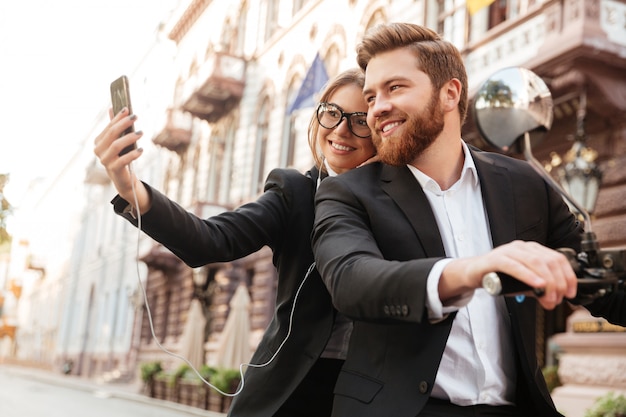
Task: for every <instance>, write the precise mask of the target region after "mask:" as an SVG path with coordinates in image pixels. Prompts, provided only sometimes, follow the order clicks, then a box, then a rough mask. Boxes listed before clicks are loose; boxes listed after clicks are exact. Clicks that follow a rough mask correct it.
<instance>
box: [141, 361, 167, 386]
mask: <svg viewBox="0 0 626 417" xmlns="http://www.w3.org/2000/svg"><path fill="white" fill-rule="evenodd" d="M139 369H140V372H141V380H142V381H143V382H145V383H148V382H150V381H152V380H153V379H154V377H155V375H156V374H158V373H159V372H161V371H163V368H162V367H161V362H159V361H155V362H145V363H142V364H141V365H140V366H139Z"/></svg>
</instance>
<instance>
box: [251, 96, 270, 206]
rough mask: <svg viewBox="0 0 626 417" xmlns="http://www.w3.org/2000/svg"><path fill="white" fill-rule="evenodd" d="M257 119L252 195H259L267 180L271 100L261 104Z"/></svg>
mask: <svg viewBox="0 0 626 417" xmlns="http://www.w3.org/2000/svg"><path fill="white" fill-rule="evenodd" d="M257 114H258V117H257V128H256V140H255V147H254V148H255V151H254V171H253V176H252V180H253V182H252V193H253V194H257V193H259V192H261V191H262V190H263V181H264V179H265V157H266V154H267V136H268V134H269V129H268V127H269V119H270V117H269V115H270V106H269V98H268V97H265V98H264V99H263V101H262V103H261V106H260V108H259V111H258V113H257Z"/></svg>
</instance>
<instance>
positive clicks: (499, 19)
mask: <svg viewBox="0 0 626 417" xmlns="http://www.w3.org/2000/svg"><path fill="white" fill-rule="evenodd" d="M536 4H537V0H494V1H492V2H491V3H490V4H488V5H485V6H484V7H482V8H480V9H478V10H477V11H475V12H474V14H473V15H470V16H469V20H470V33H471V34H470V40H472V41H475V40H478V39H480V38H481V37H482V36H483V34H484V33H485V32H487V31H488V30H490V29H492V28H494V27H496V26H498V25H499V24H500V23H503V22H505V21H507V20H512V19H517V18H518V17H520V16H524V15H526V14H527V13H528V11H529V10H530V9H531V8H532V7H534V6H535V5H536ZM468 15H469V13H468Z"/></svg>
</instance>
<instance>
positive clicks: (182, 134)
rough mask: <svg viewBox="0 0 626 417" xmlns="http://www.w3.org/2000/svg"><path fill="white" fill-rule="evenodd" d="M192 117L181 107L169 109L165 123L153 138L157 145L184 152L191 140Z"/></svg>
mask: <svg viewBox="0 0 626 417" xmlns="http://www.w3.org/2000/svg"><path fill="white" fill-rule="evenodd" d="M192 123H193V121H192V118H191V116H190V115H189V114H187V113H185V112H183V111H182V110H180V109H172V108H170V109H168V110H167V117H166V118H165V123H164V125H163V127H162V128H161V130H160V131H159V133H157V135H156V136H155V137H154V138H153V139H152V142H154V144H155V145H158V146H162V147H164V148H167V149H169V150H170V151H173V152H177V153H182V152H184V151H185V150H187V147H188V146H189V143H190V142H191V127H192Z"/></svg>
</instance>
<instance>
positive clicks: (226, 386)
mask: <svg viewBox="0 0 626 417" xmlns="http://www.w3.org/2000/svg"><path fill="white" fill-rule="evenodd" d="M240 380H241V374H240V373H239V370H238V369H226V368H224V369H217V370H216V372H215V374H214V375H213V377H212V378H211V384H212V385H214V386H215V387H216V388H217V389H219V390H220V391H222V392H225V393H227V394H232V393H233V391H234V390H235V388H237V385H238V384H239V381H240Z"/></svg>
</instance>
